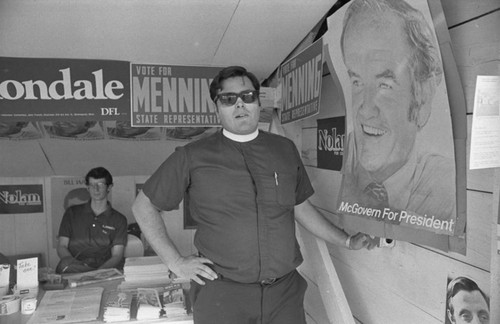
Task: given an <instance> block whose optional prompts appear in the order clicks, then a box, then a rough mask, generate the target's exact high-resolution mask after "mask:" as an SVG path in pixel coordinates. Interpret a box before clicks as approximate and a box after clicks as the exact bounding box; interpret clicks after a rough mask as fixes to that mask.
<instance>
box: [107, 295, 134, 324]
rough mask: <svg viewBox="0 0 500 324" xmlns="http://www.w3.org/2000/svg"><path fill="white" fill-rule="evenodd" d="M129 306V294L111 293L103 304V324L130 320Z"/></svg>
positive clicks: (130, 296)
mask: <svg viewBox="0 0 500 324" xmlns="http://www.w3.org/2000/svg"><path fill="white" fill-rule="evenodd" d="M131 305H132V293H131V292H125V291H117V290H114V291H111V292H110V293H109V295H108V297H107V299H106V302H105V304H104V315H103V317H104V318H103V319H104V322H108V323H110V322H120V321H128V320H130V306H131Z"/></svg>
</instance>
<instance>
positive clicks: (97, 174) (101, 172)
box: [85, 167, 113, 186]
mask: <svg viewBox="0 0 500 324" xmlns="http://www.w3.org/2000/svg"><path fill="white" fill-rule="evenodd" d="M89 178H94V179H106V185H108V186H109V185H112V184H113V177H112V176H111V173H109V171H108V170H106V169H105V168H103V167H97V168H93V169H92V170H90V171H89V172H88V173H87V175H86V176H85V184H86V185H87V186H88V185H89Z"/></svg>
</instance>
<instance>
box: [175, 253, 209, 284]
mask: <svg viewBox="0 0 500 324" xmlns="http://www.w3.org/2000/svg"><path fill="white" fill-rule="evenodd" d="M210 264H213V262H212V261H210V260H209V259H207V258H203V257H197V256H194V255H190V256H187V257H180V258H178V259H177V260H176V261H175V262H174V263H172V264H171V265H170V270H171V271H172V272H173V273H175V274H176V275H177V276H178V277H181V278H188V279H191V280H194V281H196V282H197V283H199V284H200V285H204V284H205V281H204V280H203V278H205V279H208V280H214V279H217V273H216V272H215V271H213V270H212V268H211V267H210V266H209V265H210Z"/></svg>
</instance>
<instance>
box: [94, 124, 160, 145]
mask: <svg viewBox="0 0 500 324" xmlns="http://www.w3.org/2000/svg"><path fill="white" fill-rule="evenodd" d="M104 129H105V130H106V135H107V136H108V138H110V139H121V140H137V141H151V140H159V139H161V138H162V136H161V128H160V127H137V126H132V124H131V123H130V121H106V122H104Z"/></svg>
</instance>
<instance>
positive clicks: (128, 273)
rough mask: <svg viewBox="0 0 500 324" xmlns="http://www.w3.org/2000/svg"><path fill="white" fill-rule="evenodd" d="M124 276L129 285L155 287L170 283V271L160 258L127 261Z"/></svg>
mask: <svg viewBox="0 0 500 324" xmlns="http://www.w3.org/2000/svg"><path fill="white" fill-rule="evenodd" d="M123 274H124V276H125V282H126V283H127V284H137V285H138V286H141V285H143V286H144V285H154V284H164V283H169V282H170V281H171V279H170V271H169V270H168V268H167V266H166V265H165V264H164V263H163V262H162V261H161V259H160V257H158V256H144V257H132V258H126V259H125V265H124V267H123Z"/></svg>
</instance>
